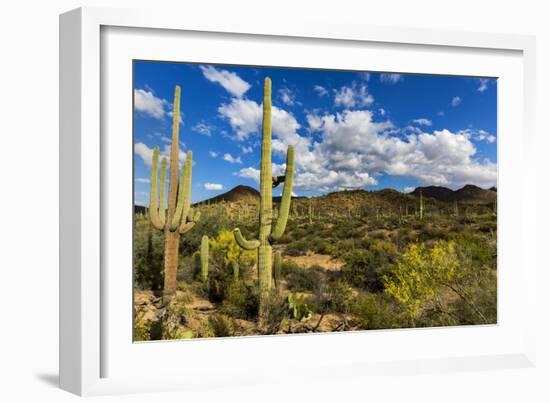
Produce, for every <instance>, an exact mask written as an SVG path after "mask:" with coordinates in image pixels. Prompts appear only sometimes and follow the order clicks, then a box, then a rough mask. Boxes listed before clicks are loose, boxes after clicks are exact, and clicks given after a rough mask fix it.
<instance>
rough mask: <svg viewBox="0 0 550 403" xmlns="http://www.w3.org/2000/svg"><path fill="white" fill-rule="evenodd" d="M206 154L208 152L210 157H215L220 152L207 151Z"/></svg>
mask: <svg viewBox="0 0 550 403" xmlns="http://www.w3.org/2000/svg"><path fill="white" fill-rule="evenodd" d="M208 154H210V156H211V157H212V158H216V157H217V156H218V155H220V153H218V152H216V151H208Z"/></svg>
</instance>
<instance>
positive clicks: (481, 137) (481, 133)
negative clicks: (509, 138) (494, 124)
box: [459, 129, 497, 143]
mask: <svg viewBox="0 0 550 403" xmlns="http://www.w3.org/2000/svg"><path fill="white" fill-rule="evenodd" d="M459 133H460V134H463V135H465V136H467V137H468V138H469V139H473V140H474V141H484V142H487V143H494V142H495V141H496V140H497V138H496V136H494V135H492V134H491V133H489V132H486V131H485V130H474V129H464V130H461V131H459Z"/></svg>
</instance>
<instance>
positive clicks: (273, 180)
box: [271, 175, 285, 188]
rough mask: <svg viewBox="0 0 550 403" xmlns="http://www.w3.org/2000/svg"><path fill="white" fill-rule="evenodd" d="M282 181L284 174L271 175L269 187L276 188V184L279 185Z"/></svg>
mask: <svg viewBox="0 0 550 403" xmlns="http://www.w3.org/2000/svg"><path fill="white" fill-rule="evenodd" d="M284 181H285V176H284V175H279V176H273V177H272V178H271V183H272V184H271V187H273V188H276V187H277V186H279V185H280V184H281V183H283V182H284Z"/></svg>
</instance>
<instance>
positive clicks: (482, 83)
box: [477, 78, 489, 92]
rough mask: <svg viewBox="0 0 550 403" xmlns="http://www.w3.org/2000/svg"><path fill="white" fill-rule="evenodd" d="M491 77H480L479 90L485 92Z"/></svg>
mask: <svg viewBox="0 0 550 403" xmlns="http://www.w3.org/2000/svg"><path fill="white" fill-rule="evenodd" d="M488 84H489V79H487V78H480V79H479V87H478V88H477V90H478V91H479V92H485V91H486V90H487V88H489V85H488Z"/></svg>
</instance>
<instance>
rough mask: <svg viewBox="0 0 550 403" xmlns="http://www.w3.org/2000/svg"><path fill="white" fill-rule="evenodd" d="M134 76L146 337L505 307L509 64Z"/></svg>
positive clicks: (413, 319)
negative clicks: (501, 142)
mask: <svg viewBox="0 0 550 403" xmlns="http://www.w3.org/2000/svg"><path fill="white" fill-rule="evenodd" d="M133 82H134V89H133V103H134V105H133V106H134V107H133V133H132V134H131V135H132V136H133V147H134V150H133V152H134V167H133V172H134V177H133V181H134V183H133V186H134V206H133V208H134V231H133V237H134V238H133V254H134V256H133V281H134V284H133V287H134V294H133V298H134V301H133V305H134V312H133V315H134V317H133V323H134V329H133V330H134V332H133V333H134V341H136V342H137V341H150V340H174V339H192V338H208V337H234V336H250V335H255V336H258V335H276V334H296V333H310V334H313V333H319V332H345V331H368V330H372V329H395V328H419V327H438V326H458V325H482V324H495V323H496V321H497V263H496V262H497V240H496V236H497V187H496V185H497V79H494V78H485V77H462V76H442V75H429V74H405V73H393V72H368V71H361V72H359V71H335V70H323V69H300V68H281V67H259V66H235V65H211V64H195V63H181V62H158V61H139V60H136V61H134V63H133ZM129 135H130V134H129Z"/></svg>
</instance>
